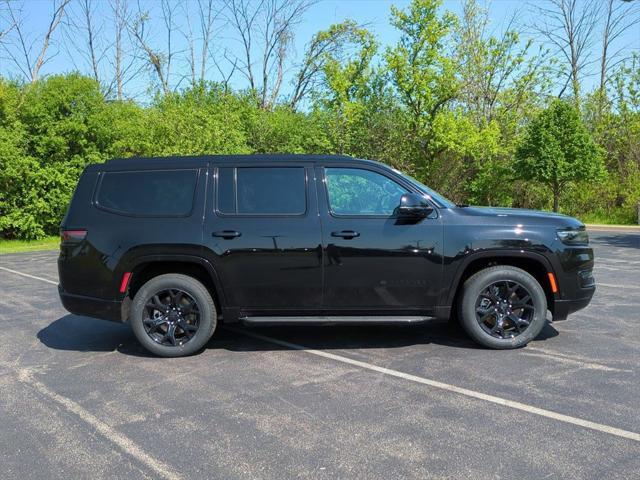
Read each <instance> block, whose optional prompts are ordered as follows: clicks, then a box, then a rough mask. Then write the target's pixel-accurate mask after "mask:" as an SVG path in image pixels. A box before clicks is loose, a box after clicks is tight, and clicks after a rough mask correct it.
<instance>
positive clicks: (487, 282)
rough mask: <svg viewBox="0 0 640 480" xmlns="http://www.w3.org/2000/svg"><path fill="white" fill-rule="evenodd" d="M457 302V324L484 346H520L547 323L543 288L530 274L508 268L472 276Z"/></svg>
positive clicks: (487, 269) (499, 267)
mask: <svg viewBox="0 0 640 480" xmlns="http://www.w3.org/2000/svg"><path fill="white" fill-rule="evenodd" d="M458 302H459V303H458V305H457V308H458V319H459V321H460V325H462V327H463V328H464V330H465V332H467V334H468V335H469V336H470V337H471V338H472V339H473V340H475V341H476V342H478V343H479V344H480V345H482V346H484V347H489V348H495V349H500V350H502V349H511V348H519V347H523V346H525V345H526V344H527V343H529V342H530V341H531V340H533V339H534V338H536V337H537V336H538V334H539V333H540V332H541V331H542V329H543V328H544V326H545V324H546V323H547V296H546V294H545V291H544V289H543V288H542V286H541V285H540V283H539V282H538V281H537V280H536V278H535V277H533V275H531V274H530V273H529V272H527V271H525V270H523V269H521V268H518V267H514V266H511V265H496V266H492V267H487V268H485V269H483V270H480V271H479V272H476V273H475V274H473V275H472V276H471V277H469V278H468V279H467V280H466V281H465V282H464V285H463V287H462V292H461V295H460V297H459V300H458Z"/></svg>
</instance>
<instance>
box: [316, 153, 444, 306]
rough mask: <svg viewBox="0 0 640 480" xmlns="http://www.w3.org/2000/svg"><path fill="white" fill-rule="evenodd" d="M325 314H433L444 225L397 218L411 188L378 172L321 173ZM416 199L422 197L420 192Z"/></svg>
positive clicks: (330, 168)
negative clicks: (403, 196)
mask: <svg viewBox="0 0 640 480" xmlns="http://www.w3.org/2000/svg"><path fill="white" fill-rule="evenodd" d="M316 175H317V177H318V178H320V179H322V181H321V182H318V189H319V192H318V197H319V207H320V212H321V219H322V232H323V233H322V244H323V249H324V265H325V274H324V279H325V280H324V301H323V307H324V308H325V309H327V310H349V309H354V310H358V309H360V310H367V309H369V310H376V311H380V310H385V309H389V310H393V311H399V310H403V309H406V310H407V311H413V310H421V311H429V310H430V309H431V308H432V307H433V306H435V305H436V303H437V299H438V297H439V295H440V289H441V283H442V233H443V232H442V224H441V221H440V218H439V217H438V213H437V210H434V212H433V214H432V215H430V216H429V217H428V218H425V219H422V220H419V221H413V220H412V221H410V222H407V221H406V220H403V219H400V218H396V217H395V215H394V210H395V208H396V207H397V206H398V204H399V203H400V197H401V195H402V194H404V193H407V192H410V191H414V190H413V189H412V187H411V185H409V184H406V183H404V182H403V180H401V179H400V178H397V177H394V176H392V175H389V173H388V172H386V171H385V170H384V169H382V168H378V167H375V166H370V167H369V166H367V167H360V166H349V165H348V164H345V165H344V166H339V165H335V166H334V164H326V165H325V166H323V167H319V168H317V171H316ZM415 193H419V192H415Z"/></svg>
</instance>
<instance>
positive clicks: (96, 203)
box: [91, 168, 201, 218]
mask: <svg viewBox="0 0 640 480" xmlns="http://www.w3.org/2000/svg"><path fill="white" fill-rule="evenodd" d="M200 170H201V169H200V168H153V169H148V170H147V169H145V170H108V171H105V170H103V171H101V172H99V178H98V181H97V182H96V187H95V190H94V192H93V198H92V200H91V204H92V205H93V206H94V207H96V208H97V209H99V210H102V211H105V212H109V213H113V214H116V215H121V216H123V217H133V218H187V217H190V216H191V215H193V211H194V209H195V206H196V198H197V196H198V185H199V184H200ZM185 171H186V172H195V174H196V179H195V180H196V181H195V185H194V187H193V198H192V199H191V208H190V209H189V211H188V212H186V213H180V214H166V213H164V214H162V213H161V214H155V213H133V212H127V211H125V210H118V209H116V208H111V207H105V206H104V205H100V202H99V200H98V196H99V195H100V190H101V189H102V182H103V180H104V178H105V176H106V175H107V174H109V173H151V172H185Z"/></svg>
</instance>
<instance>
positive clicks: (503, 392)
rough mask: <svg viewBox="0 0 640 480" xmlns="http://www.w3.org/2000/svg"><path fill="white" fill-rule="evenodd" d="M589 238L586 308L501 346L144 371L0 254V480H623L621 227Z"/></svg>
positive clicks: (636, 463) (625, 321) (244, 342)
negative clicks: (510, 347)
mask: <svg viewBox="0 0 640 480" xmlns="http://www.w3.org/2000/svg"><path fill="white" fill-rule="evenodd" d="M591 238H592V243H593V245H594V248H595V250H596V269H595V275H596V280H597V281H598V284H599V288H598V290H597V293H596V296H595V297H594V300H593V302H592V303H591V305H590V306H589V307H588V308H587V309H585V310H583V311H581V312H578V313H577V314H574V315H573V316H571V317H570V318H569V319H568V320H567V321H563V322H556V323H552V324H549V325H548V326H547V327H546V328H545V329H544V330H543V332H542V334H541V335H540V337H539V338H538V339H537V341H535V342H533V343H531V344H530V345H529V346H527V347H526V348H523V349H520V350H515V351H491V350H485V349H481V348H479V347H476V346H475V345H474V344H473V343H472V342H471V341H470V340H468V339H466V338H465V337H464V336H463V335H462V334H461V333H459V332H456V331H455V330H452V329H451V328H450V327H449V326H448V325H447V323H446V322H439V321H433V322H430V323H427V324H424V325H421V326H414V327H381V326H378V327H366V328H363V327H360V328H354V327H327V328H320V327H306V328H291V327H289V328H275V327H274V328H262V329H252V330H244V329H240V330H236V329H234V330H228V329H221V330H219V331H218V332H216V334H215V335H214V337H213V338H212V340H211V341H210V342H209V345H208V347H207V348H206V349H205V351H203V352H202V353H201V354H199V355H195V356H193V357H189V358H181V359H160V358H153V357H150V356H148V355H147V354H146V353H145V351H144V350H143V349H142V348H141V347H140V346H139V345H138V344H137V342H136V340H135V339H134V337H133V334H132V333H131V331H130V329H129V326H128V325H119V324H113V323H109V322H103V321H100V320H93V319H89V318H84V317H77V316H74V315H70V314H68V313H67V312H66V311H65V310H64V309H63V308H62V306H61V305H60V302H59V300H58V296H57V288H56V284H57V271H56V263H55V261H56V257H57V252H37V253H25V254H12V255H3V256H0V288H1V289H2V295H1V296H0V326H1V327H2V337H1V343H0V345H1V346H0V472H1V473H0V477H2V478H3V479H13V478H16V479H17V478H52V479H53V478H64V479H68V478H132V479H133V478H166V479H177V478H185V479H186V478H223V479H232V478H250V479H254V478H265V479H266V478H274V479H283V478H330V479H335V478H363V479H377V478H384V479H393V478H421V479H422V478H452V479H460V478H472V479H482V478H519V479H542V478H562V479H568V478H580V479H583V478H593V479H601V478H607V479H613V478H620V479H632V478H640V473H639V472H640V233H623V232H610V231H598V232H595V231H593V232H591ZM256 335H257V336H256Z"/></svg>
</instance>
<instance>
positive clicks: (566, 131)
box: [514, 100, 606, 212]
mask: <svg viewBox="0 0 640 480" xmlns="http://www.w3.org/2000/svg"><path fill="white" fill-rule="evenodd" d="M602 157H603V154H602V149H601V148H600V147H599V146H598V145H597V144H596V143H595V142H594V141H593V139H592V138H591V135H590V134H589V132H588V131H587V129H586V127H585V125H584V124H583V122H582V119H581V118H580V113H579V112H578V111H577V109H576V108H575V106H573V105H571V104H570V103H568V102H565V101H562V100H555V101H554V102H553V103H552V104H551V105H550V106H549V107H548V108H547V109H545V110H544V111H542V112H541V113H540V115H538V117H537V118H535V119H534V120H533V121H532V122H531V124H530V125H529V126H528V128H527V131H526V132H525V134H524V138H523V140H522V142H521V143H520V145H519V146H518V148H517V150H516V162H515V165H514V166H515V171H516V174H517V175H518V176H519V177H520V178H521V179H524V180H533V181H537V182H540V183H542V184H544V185H546V186H547V187H548V188H550V189H551V191H552V193H553V211H554V212H557V211H558V208H559V203H560V197H561V195H562V192H563V191H564V189H565V188H566V187H567V186H568V185H569V184H571V183H573V182H579V181H597V180H600V179H602V178H603V177H604V176H605V175H606V170H605V168H604V162H603V158H602Z"/></svg>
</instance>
